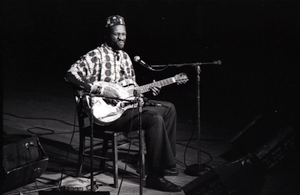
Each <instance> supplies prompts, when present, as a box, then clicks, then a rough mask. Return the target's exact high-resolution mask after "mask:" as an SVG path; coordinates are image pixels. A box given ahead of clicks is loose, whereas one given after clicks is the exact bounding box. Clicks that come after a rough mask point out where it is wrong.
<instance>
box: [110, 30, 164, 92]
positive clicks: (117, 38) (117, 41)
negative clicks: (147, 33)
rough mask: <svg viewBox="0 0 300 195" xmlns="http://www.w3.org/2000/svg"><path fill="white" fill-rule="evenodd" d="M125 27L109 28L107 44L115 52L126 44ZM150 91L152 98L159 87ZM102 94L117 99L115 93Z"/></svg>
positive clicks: (158, 90)
mask: <svg viewBox="0 0 300 195" xmlns="http://www.w3.org/2000/svg"><path fill="white" fill-rule="evenodd" d="M126 35H127V32H126V27H125V26H124V25H115V26H112V27H110V30H109V33H108V36H107V37H106V38H107V44H108V45H109V46H110V47H112V48H113V49H115V50H122V49H123V48H124V47H125V43H126ZM153 82H155V81H153ZM150 90H151V91H152V94H153V95H154V96H157V95H158V94H159V93H160V90H161V87H160V86H155V87H151V88H150ZM104 94H105V95H106V96H108V97H114V98H119V94H118V92H117V91H107V90H104Z"/></svg>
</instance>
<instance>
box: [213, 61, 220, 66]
mask: <svg viewBox="0 0 300 195" xmlns="http://www.w3.org/2000/svg"><path fill="white" fill-rule="evenodd" d="M213 63H214V64H216V65H221V64H222V61H221V60H217V61H214V62H213Z"/></svg>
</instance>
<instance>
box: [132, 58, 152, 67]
mask: <svg viewBox="0 0 300 195" xmlns="http://www.w3.org/2000/svg"><path fill="white" fill-rule="evenodd" d="M133 59H134V61H135V62H137V63H139V64H140V65H142V66H144V67H145V68H147V69H149V70H153V68H151V66H149V65H148V64H147V63H146V62H144V61H143V60H141V58H140V56H134V58H133Z"/></svg>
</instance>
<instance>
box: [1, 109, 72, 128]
mask: <svg viewBox="0 0 300 195" xmlns="http://www.w3.org/2000/svg"><path fill="white" fill-rule="evenodd" d="M3 114H6V115H9V116H12V117H16V118H21V119H33V120H35V119H37V120H53V121H58V122H61V123H64V124H66V125H70V126H74V124H71V123H68V122H66V121H63V120H59V119H54V118H35V117H22V116H17V115H14V114H10V113H7V112H3ZM75 126H77V125H75Z"/></svg>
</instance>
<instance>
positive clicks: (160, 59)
mask: <svg viewBox="0 0 300 195" xmlns="http://www.w3.org/2000/svg"><path fill="white" fill-rule="evenodd" d="M2 10H3V23H2V24H3V25H2V27H3V28H2V30H3V34H2V35H3V36H2V38H1V39H2V59H1V61H2V63H1V66H2V67H3V87H4V89H15V90H20V89H30V90H36V91H41V92H43V91H45V89H47V90H50V91H51V90H52V91H57V90H61V89H66V94H70V91H71V88H70V87H69V86H68V84H67V83H66V82H65V81H64V79H63V78H64V75H65V72H66V71H67V70H68V68H69V67H70V66H71V64H72V63H73V62H75V61H76V60H77V59H79V58H80V56H82V55H84V54H85V53H87V52H88V51H90V50H92V49H94V48H95V47H97V46H98V45H100V44H101V43H102V41H103V37H102V30H103V29H102V26H103V22H104V19H105V18H106V17H107V16H109V15H112V14H119V15H122V16H123V17H124V18H125V21H126V24H127V33H128V36H127V44H126V48H125V51H126V52H127V53H128V54H129V55H130V56H131V58H132V59H133V57H134V56H135V55H139V56H140V57H141V59H143V60H144V61H145V62H147V63H149V64H152V65H163V64H172V63H176V64H178V63H187V62H190V63H195V62H210V61H213V60H221V61H222V65H221V66H218V65H206V66H201V70H202V71H201V121H202V122H203V123H207V124H213V125H217V126H219V127H222V128H227V129H236V130H238V129H241V128H242V127H244V126H245V125H246V124H247V123H248V122H250V121H251V120H252V119H253V118H254V117H256V116H257V115H258V114H260V113H262V112H265V111H266V110H271V111H272V110H273V111H274V110H277V111H278V112H280V113H282V115H283V117H284V118H285V119H286V120H288V121H290V122H291V123H292V124H293V125H297V126H298V125H299V123H298V114H299V113H298V112H299V111H298V110H299V109H298V107H297V106H298V99H299V81H298V80H299V79H298V77H299V76H298V75H299V64H300V63H299V62H300V60H299V56H300V47H299V43H300V41H299V34H300V27H299V26H300V23H299V18H300V14H299V13H300V12H299V3H297V1H288V0H287V1H251V2H250V1H161V2H160V3H150V1H137V0H136V1H134V0H132V1H85V2H83V1H74V2H71V1H69V2H68V1H43V2H42V1H19V2H17V1H10V2H4V4H3V6H2ZM134 66H135V70H136V72H137V81H138V83H139V84H140V85H142V84H147V83H149V82H152V80H153V79H156V80H160V79H164V78H168V77H171V76H174V75H175V74H177V73H180V72H185V73H187V75H188V77H189V79H190V80H189V81H188V82H187V83H186V84H184V85H179V86H177V85H171V86H167V87H165V88H163V89H162V92H161V94H160V96H159V97H158V99H162V100H168V101H171V102H173V103H174V104H175V105H176V107H177V111H178V116H179V119H188V120H191V121H195V120H196V117H197V107H196V71H195V68H194V67H192V66H184V67H180V68H177V67H169V68H167V69H166V70H165V71H162V72H151V71H149V70H147V69H145V68H144V67H142V66H140V65H138V64H136V63H135V64H134ZM61 95H62V96H63V95H64V94H63V93H62V94H61ZM20 98H21V97H20Z"/></svg>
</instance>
